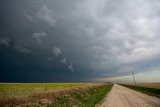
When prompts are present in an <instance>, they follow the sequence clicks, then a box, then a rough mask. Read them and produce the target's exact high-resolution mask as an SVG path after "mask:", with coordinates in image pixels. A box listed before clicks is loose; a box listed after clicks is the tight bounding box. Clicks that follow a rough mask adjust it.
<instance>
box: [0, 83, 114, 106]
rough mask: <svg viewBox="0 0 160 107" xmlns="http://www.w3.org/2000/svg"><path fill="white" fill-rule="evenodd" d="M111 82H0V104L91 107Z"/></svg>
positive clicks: (100, 98)
mask: <svg viewBox="0 0 160 107" xmlns="http://www.w3.org/2000/svg"><path fill="white" fill-rule="evenodd" d="M112 85H113V84H104V83H1V84H0V95H1V96H0V106H3V107H8V106H13V107H14V106H23V107H24V106H35V107H37V106H42V107H43V106H44V107H46V106H50V107H55V106H58V107H64V106H65V107H67V106H68V107H70V106H74V105H75V106H81V107H83V106H84V107H86V106H87V107H93V106H95V105H96V104H97V103H99V102H100V101H101V100H102V99H103V98H104V96H105V95H106V93H107V92H109V91H110V90H111V88H112Z"/></svg>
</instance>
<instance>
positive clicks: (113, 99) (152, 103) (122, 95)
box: [101, 84, 160, 107]
mask: <svg viewBox="0 0 160 107" xmlns="http://www.w3.org/2000/svg"><path fill="white" fill-rule="evenodd" d="M101 107H160V99H159V98H156V97H152V96H148V95H146V94H143V93H140V92H137V91H134V90H131V89H128V88H126V87H123V86H120V85H118V84H114V86H113V87H112V90H111V91H110V93H109V94H108V95H107V97H106V99H105V101H104V103H102V105H101Z"/></svg>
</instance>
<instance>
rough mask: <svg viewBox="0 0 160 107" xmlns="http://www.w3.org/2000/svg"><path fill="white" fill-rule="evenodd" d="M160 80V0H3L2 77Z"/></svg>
mask: <svg viewBox="0 0 160 107" xmlns="http://www.w3.org/2000/svg"><path fill="white" fill-rule="evenodd" d="M132 71H134V73H135V77H136V79H137V81H139V82H148V81H149V82H160V78H159V77H158V76H159V75H160V1H159V0H25V1H24V0H3V1H2V0H1V1H0V81H3V82H83V81H132V77H131V72H132Z"/></svg>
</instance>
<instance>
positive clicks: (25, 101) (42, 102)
mask: <svg viewBox="0 0 160 107" xmlns="http://www.w3.org/2000/svg"><path fill="white" fill-rule="evenodd" d="M102 85H104V84H88V85H84V84H83V85H78V86H76V87H71V86H70V87H68V88H64V89H61V90H53V89H52V90H51V89H50V90H47V89H45V90H43V91H41V92H32V91H31V93H28V94H24V95H23V94H14V95H13V94H11V95H8V94H7V95H5V96H1V97H0V106H1V107H16V106H21V107H27V106H32V107H37V106H39V107H43V106H44V107H46V106H48V105H52V104H54V103H55V101H57V100H58V99H57V98H60V96H63V97H64V96H65V97H67V96H69V95H70V94H72V93H73V92H83V91H87V90H90V89H92V88H95V87H99V86H102ZM24 92H25V91H24ZM14 93H15V92H14ZM22 93H23V92H22Z"/></svg>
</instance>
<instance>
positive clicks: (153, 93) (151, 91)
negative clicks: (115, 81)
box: [120, 84, 160, 98]
mask: <svg viewBox="0 0 160 107" xmlns="http://www.w3.org/2000/svg"><path fill="white" fill-rule="evenodd" d="M120 85H122V86H125V87H127V88H130V89H133V90H136V91H140V92H143V93H145V94H148V95H151V96H156V97H159V98H160V89H155V88H147V87H141V86H135V85H126V84H120Z"/></svg>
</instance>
